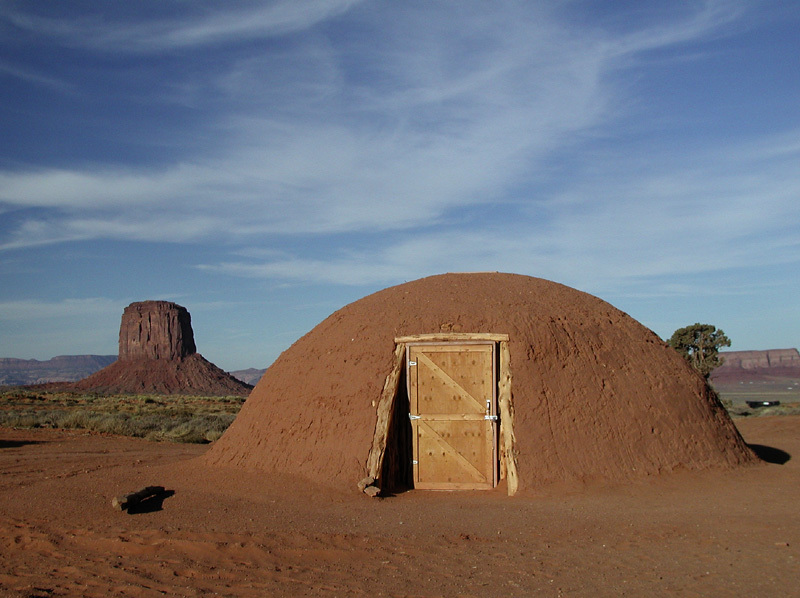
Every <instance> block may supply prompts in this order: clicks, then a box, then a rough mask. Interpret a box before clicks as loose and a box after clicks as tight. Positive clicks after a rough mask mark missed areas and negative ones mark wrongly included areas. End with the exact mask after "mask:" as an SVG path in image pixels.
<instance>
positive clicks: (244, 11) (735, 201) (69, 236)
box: [0, 2, 798, 284]
mask: <svg viewBox="0 0 800 598" xmlns="http://www.w3.org/2000/svg"><path fill="white" fill-rule="evenodd" d="M301 6H302V7H304V8H302V9H301V8H300V7H301ZM521 7H523V9H522V10H520V8H521ZM358 8H363V9H364V10H363V11H360V10H358ZM369 9H370V6H369V5H365V6H363V7H354V3H352V2H315V3H312V4H309V5H301V4H298V3H288V2H286V3H274V4H270V5H268V7H267V8H264V9H262V8H260V7H258V6H256V5H254V4H245V5H241V4H237V5H235V6H234V8H233V9H225V13H224V14H218V11H221V10H223V8H222V5H220V6H218V7H216V8H212V9H206V10H203V11H201V13H202V14H201V13H195V14H193V15H192V16H191V17H190V18H188V19H167V20H164V19H162V20H158V21H157V22H145V23H139V24H134V25H130V26H128V25H122V24H120V23H115V24H112V25H113V26H111V27H108V28H107V29H106V31H104V32H103V33H102V34H99V37H97V36H96V37H94V38H93V37H91V36H90V35H89V36H87V34H86V31H87V28H89V27H90V26H91V27H94V24H90V23H85V22H78V23H75V22H73V23H68V24H67V25H63V24H58V23H55V22H50V21H47V22H45V21H41V20H36V19H33V18H30V19H29V20H28V21H25V22H24V23H23V22H22V21H20V23H21V24H22V25H24V26H27V27H29V28H31V29H37V28H38V30H41V31H42V32H44V33H48V34H51V35H57V36H62V37H63V38H64V39H66V38H68V37H70V36H75V38H76V39H77V38H78V37H80V38H84V39H87V40H89V41H88V42H86V43H89V44H94V45H98V44H99V45H103V46H108V47H110V45H111V44H112V42H113V43H114V44H123V45H125V46H126V47H127V48H128V49H129V50H130V51H143V50H149V49H155V48H162V49H163V48H167V47H188V46H202V45H204V44H208V43H216V42H217V41H220V40H223V39H236V38H237V37H238V36H244V37H248V36H262V37H263V36H270V35H274V34H276V33H280V32H284V31H300V30H304V29H306V28H308V27H311V26H313V25H314V24H315V23H318V22H321V21H322V20H324V19H328V18H331V17H333V16H336V15H340V14H344V13H345V12H347V11H350V13H349V14H348V16H352V17H353V19H354V22H355V23H357V25H358V26H357V27H355V26H354V31H357V32H358V33H355V32H354V33H353V35H352V36H351V37H348V38H347V39H345V40H342V39H337V40H333V39H325V38H324V36H312V37H310V38H307V37H304V38H303V39H302V40H299V39H298V40H294V41H293V42H292V45H291V47H283V46H281V47H279V48H277V49H276V50H274V51H272V52H269V53H265V54H264V55H263V56H260V55H255V56H254V55H252V54H250V53H249V54H247V56H246V58H241V59H236V60H233V61H232V63H231V65H230V67H229V68H227V69H224V70H223V71H222V72H221V73H216V74H215V75H214V76H213V79H212V80H211V81H206V82H204V85H198V87H197V89H192V88H191V87H187V88H185V89H184V90H183V92H182V93H185V94H186V103H187V104H191V103H192V101H191V96H192V95H193V94H195V95H197V98H196V102H197V103H198V104H202V98H200V95H201V94H202V93H203V92H204V90H205V89H206V88H207V87H206V86H207V85H210V86H212V87H213V88H214V89H215V90H217V91H218V93H219V94H220V96H221V98H222V99H221V100H220V104H219V111H218V112H215V113H213V114H212V115H211V118H210V120H211V122H210V123H209V124H208V128H207V129H205V130H204V134H205V135H206V136H207V138H208V139H210V140H211V142H210V143H208V144H207V145H208V147H207V148H206V149H205V150H204V151H202V152H195V153H193V157H192V158H187V157H184V156H183V155H181V153H180V149H179V151H178V154H177V155H176V157H175V160H174V161H173V162H172V163H167V164H164V165H162V166H160V167H158V168H150V169H142V168H138V169H136V170H133V169H126V168H125V167H117V168H109V167H102V168H91V167H86V168H82V169H81V168H75V169H64V168H60V169H47V168H38V169H36V170H28V171H24V172H20V171H5V172H0V202H4V204H5V208H6V209H18V210H24V209H29V208H46V209H47V211H46V213H45V214H42V211H41V210H36V211H35V212H34V215H31V216H28V217H20V222H21V223H20V225H19V226H18V227H17V228H16V229H13V230H11V231H10V232H9V233H8V234H7V235H6V238H5V240H4V241H3V242H2V244H0V248H4V249H7V250H8V249H20V248H24V247H27V246H34V245H41V244H49V243H55V242H64V241H70V240H89V239H124V240H139V241H173V242H188V241H195V242H197V241H206V240H208V241H211V240H219V239H220V238H224V239H226V241H234V242H235V243H237V244H238V245H249V244H254V243H259V242H260V239H262V238H264V237H270V236H280V237H285V236H287V235H292V234H304V235H309V234H311V235H318V238H319V239H320V240H321V244H323V245H325V244H326V242H327V241H326V239H328V238H329V237H328V236H333V235H340V234H343V233H352V232H360V233H363V234H372V233H374V232H376V231H406V232H407V233H408V235H409V236H412V237H413V242H411V241H409V242H402V243H397V242H395V243H391V244H389V245H388V246H387V244H386V243H383V244H381V249H379V250H375V249H374V248H373V249H370V250H369V251H364V252H358V251H352V250H348V249H347V248H340V249H338V250H334V251H322V252H320V257H316V258H314V257H312V258H308V257H297V256H291V255H289V256H283V257H278V258H275V259H268V260H261V261H259V260H255V259H248V260H236V259H232V260H226V261H225V262H224V263H223V262H222V261H221V262H220V263H217V264H213V263H210V264H206V265H205V266H204V267H206V268H208V269H215V270H218V271H225V272H228V273H231V274H234V275H238V276H248V277H265V278H277V279H286V280H309V281H322V282H331V283H343V282H344V283H350V284H368V283H373V282H383V281H391V280H397V279H407V278H414V277H416V276H419V275H424V274H429V273H433V272H436V271H443V270H458V269H466V270H513V271H524V272H531V273H540V274H541V275H546V276H551V275H552V276H553V277H554V278H559V279H560V280H565V279H566V280H577V279H580V280H587V279H591V280H597V281H601V280H621V279H629V278H631V277H636V276H647V275H661V274H669V273H679V272H687V271H704V270H707V269H711V268H724V267H726V264H728V263H730V261H731V260H733V259H736V260H738V261H739V263H741V261H742V260H744V261H747V260H762V259H766V258H765V257H764V256H765V255H767V253H766V252H765V251H763V247H764V245H763V241H754V240H752V237H753V235H755V234H758V233H761V234H766V235H767V236H768V238H769V241H768V242H767V243H768V244H771V245H772V246H774V247H775V248H776V251H777V250H778V249H777V248H784V249H783V250H782V251H784V252H785V253H784V254H783V255H784V257H783V258H782V259H795V258H794V257H793V256H795V257H796V237H794V233H793V232H791V231H792V229H791V228H790V226H789V225H791V226H794V225H795V224H797V222H796V219H797V218H796V216H795V211H794V210H792V206H793V205H796V204H794V203H793V202H794V201H795V199H796V197H797V192H798V181H797V175H796V173H795V169H794V164H795V163H796V157H797V155H796V153H797V147H798V145H797V140H796V136H794V135H793V134H789V133H786V134H784V135H783V137H782V138H781V139H782V141H781V142H780V143H773V142H770V141H764V142H761V143H760V144H759V143H757V144H754V145H753V146H750V147H748V146H747V145H745V144H741V145H739V146H730V147H728V148H726V154H725V155H722V156H720V154H719V152H718V151H717V152H716V153H714V154H706V153H704V152H705V151H706V150H705V149H704V148H700V149H696V150H694V152H692V153H691V155H688V156H683V157H678V158H674V157H673V158H672V159H671V160H668V161H667V160H665V161H664V162H663V163H661V165H660V166H655V164H657V163H659V161H660V160H661V159H662V158H663V156H658V155H648V156H646V157H642V156H638V155H631V154H630V153H625V152H623V151H620V152H618V153H617V152H613V151H611V152H610V155H608V156H602V155H597V154H592V153H590V152H588V151H587V152H585V154H584V158H583V160H585V162H584V163H581V162H579V161H575V164H574V166H575V168H574V179H567V180H558V181H553V175H552V174H551V173H550V172H549V170H548V169H549V167H550V164H549V160H550V159H551V158H552V156H553V155H555V154H557V153H558V152H561V151H563V150H564V149H565V148H569V147H572V148H575V147H580V146H581V144H583V143H584V142H585V141H586V139H587V138H588V139H591V138H592V136H594V135H596V136H598V137H604V136H608V135H611V134H612V133H609V131H610V130H611V127H612V126H613V125H614V124H615V123H618V122H619V121H620V119H622V118H624V117H625V114H624V109H625V108H624V107H625V100H626V97H625V95H624V93H625V90H622V89H620V88H618V87H617V86H616V84H615V81H616V79H615V77H614V76H612V75H617V74H618V73H619V71H620V69H625V68H631V67H632V64H634V63H635V62H636V61H635V60H632V59H635V58H637V57H638V56H640V55H641V54H642V53H644V52H647V51H649V50H653V49H657V48H673V47H675V46H676V45H677V44H682V43H685V42H687V41H692V40H699V39H704V38H706V37H708V36H710V35H715V34H716V33H717V32H719V31H722V30H724V27H727V26H730V24H731V23H733V22H735V19H736V18H738V17H740V16H741V5H740V4H739V3H734V2H707V3H704V4H703V5H701V6H700V8H699V9H681V11H679V13H680V16H679V17H677V18H675V20H673V21H672V22H670V23H668V24H659V25H657V26H652V25H650V24H648V23H644V24H641V23H637V24H636V25H635V26H628V27H627V28H626V30H625V31H623V32H621V33H620V32H613V31H611V30H603V29H602V28H600V27H587V26H583V27H581V28H579V29H576V28H575V27H576V26H575V25H574V24H573V25H570V24H568V23H566V22H565V21H564V20H563V19H561V18H560V17H559V15H558V14H557V11H555V10H553V9H552V8H551V9H537V8H531V7H530V6H529V5H515V4H513V3H503V4H501V5H498V6H493V7H492V8H491V10H488V11H487V10H481V9H479V8H478V5H468V6H464V7H461V6H459V10H454V9H453V7H452V6H444V5H441V6H439V5H425V7H424V8H420V9H419V10H398V11H397V13H396V14H395V18H394V19H392V20H390V21H388V22H385V21H382V22H381V23H380V24H378V23H376V22H374V21H371V20H370V19H374V18H375V14H376V13H372V12H371V11H370V10H369ZM18 20H19V19H18ZM365 31H367V32H369V33H364V32H365ZM378 32H379V34H378ZM627 126H629V127H634V126H635V125H632V124H630V123H629V124H628V125H627ZM187 153H188V152H187ZM767 160H769V162H770V166H769V167H768V168H762V169H760V170H759V171H758V174H749V175H748V174H746V173H747V172H748V170H747V169H746V168H742V165H744V164H747V163H753V162H755V161H767ZM523 187H524V188H526V189H527V190H526V191H525V192H521V191H519V189H520V188H523ZM512 190H513V195H509V193H510V192H511V191H512ZM755 198H757V200H755ZM497 202H514V203H515V205H514V206H513V208H509V210H511V209H513V210H514V211H513V212H509V218H510V219H511V221H510V222H508V223H507V224H506V225H505V226H504V227H502V228H500V227H497V226H495V227H494V228H492V227H490V226H488V225H487V226H486V227H483V226H480V225H475V224H474V223H468V224H467V225H466V226H465V227H462V228H463V229H464V231H463V232H461V231H459V232H454V230H453V226H452V220H451V219H452V218H453V216H454V214H459V213H460V211H463V210H465V209H468V208H473V207H476V206H487V205H492V204H495V203H497ZM764 206H769V208H768V209H764ZM467 220H468V219H467ZM709 222H720V223H723V224H724V226H719V227H716V228H711V229H710V230H709V227H708V223H709ZM469 229H471V230H469ZM433 230H436V231H437V232H431V231H433ZM698 237H702V238H703V239H704V242H705V243H706V244H707V245H708V246H709V247H710V248H713V249H711V250H708V251H702V252H698V250H697V248H696V243H697V238H698ZM464 239H467V242H466V243H465V242H464ZM756 243H762V245H761V247H760V248H758V250H755V249H754V244H756ZM667 248H668V249H669V251H666V249H667ZM769 259H772V260H774V259H777V258H776V257H775V256H773V257H771V258H769ZM598 284H599V282H598Z"/></svg>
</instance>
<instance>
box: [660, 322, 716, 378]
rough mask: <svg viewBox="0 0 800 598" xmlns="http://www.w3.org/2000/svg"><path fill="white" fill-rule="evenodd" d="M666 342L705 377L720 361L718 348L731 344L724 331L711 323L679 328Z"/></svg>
mask: <svg viewBox="0 0 800 598" xmlns="http://www.w3.org/2000/svg"><path fill="white" fill-rule="evenodd" d="M667 343H668V344H669V346H670V347H672V348H673V349H675V350H676V351H677V352H678V353H680V354H681V355H683V357H684V358H685V359H686V361H688V362H689V364H690V365H691V366H692V367H693V368H694V369H696V370H697V371H698V372H700V373H701V374H702V375H703V377H704V378H706V379H708V377H709V376H710V375H711V371H712V370H713V369H714V368H715V367H717V366H719V365H720V364H721V363H722V361H721V360H720V358H719V350H720V348H721V347H730V346H731V341H730V339H729V338H728V337H727V336H725V333H724V332H722V330H717V328H716V326H712V325H711V324H692V325H691V326H686V327H685V328H679V329H678V330H676V331H675V332H674V333H673V335H672V337H671V338H670V339H669V341H667Z"/></svg>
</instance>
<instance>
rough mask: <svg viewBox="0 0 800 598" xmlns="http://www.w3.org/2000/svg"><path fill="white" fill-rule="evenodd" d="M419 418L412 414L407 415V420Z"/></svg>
mask: <svg viewBox="0 0 800 598" xmlns="http://www.w3.org/2000/svg"><path fill="white" fill-rule="evenodd" d="M420 417H421V416H420V415H414V414H412V413H409V414H408V419H419V418H420Z"/></svg>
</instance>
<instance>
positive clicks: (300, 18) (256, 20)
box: [5, 0, 363, 53]
mask: <svg viewBox="0 0 800 598" xmlns="http://www.w3.org/2000/svg"><path fill="white" fill-rule="evenodd" d="M362 1H363V0H306V1H304V2H293V1H292V0H273V1H272V2H268V3H261V2H244V3H243V2H217V3H203V4H202V5H200V4H197V5H195V4H193V3H188V4H183V5H182V6H181V9H182V10H181V12H180V13H179V14H173V15H169V16H153V17H149V18H148V16H147V12H148V11H152V13H153V14H155V15H159V12H160V10H159V9H161V8H164V7H159V6H158V4H151V5H148V4H146V3H142V4H141V6H140V8H141V10H140V11H138V14H137V15H136V18H134V19H132V18H131V15H126V16H125V17H120V18H118V19H112V18H109V17H108V16H104V15H103V14H99V13H95V14H91V13H90V14H85V15H83V16H81V17H75V18H72V19H69V18H63V17H62V18H58V19H56V18H49V17H42V16H36V15H33V14H31V13H25V12H13V11H9V12H8V13H7V14H6V15H5V17H6V18H7V19H8V20H9V21H10V22H12V23H13V24H14V25H15V26H17V27H19V28H21V29H24V30H26V31H30V32H32V33H35V34H37V35H48V36H53V37H55V38H58V39H59V40H61V41H62V42H63V43H64V44H67V45H71V46H82V47H92V48H95V49H102V50H105V51H109V52H114V53H135V52H161V51H164V50H168V49H180V48H187V47H195V46H204V45H208V44H219V43H226V42H231V41H234V42H237V43H238V42H241V41H243V40H247V39H258V38H268V37H272V36H276V35H283V34H287V33H291V32H296V31H302V30H304V29H307V28H309V27H313V26H314V25H316V24H318V23H320V22H323V21H325V20H328V19H330V18H333V17H336V16H338V15H341V14H343V13H345V12H347V11H348V10H349V9H350V8H352V7H353V6H354V5H356V4H359V3H360V2H362Z"/></svg>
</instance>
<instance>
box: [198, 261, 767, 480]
mask: <svg viewBox="0 0 800 598" xmlns="http://www.w3.org/2000/svg"><path fill="white" fill-rule="evenodd" d="M442 331H449V332H470V333H496V334H507V335H508V337H509V342H508V348H509V352H510V369H511V373H512V376H513V381H512V396H513V406H514V410H515V412H516V416H515V418H516V419H515V423H514V430H515V434H516V441H517V444H516V454H517V464H518V472H519V482H520V489H533V488H536V487H537V486H539V485H542V484H548V483H553V482H560V481H588V480H591V479H605V480H622V479H628V478H632V477H637V476H645V475H652V474H657V473H660V472H666V471H671V470H674V469H679V468H689V469H702V468H707V467H732V466H734V465H738V464H743V463H747V462H753V461H755V457H754V455H753V453H752V452H751V451H750V450H749V449H748V448H747V446H746V445H745V444H744V442H743V441H742V439H741V437H740V435H739V433H738V432H737V431H736V429H735V427H734V425H733V423H732V422H731V420H730V419H729V417H728V415H727V414H726V412H725V411H724V409H723V408H722V407H721V406H720V404H719V402H718V401H717V400H716V399H715V398H714V396H713V394H712V393H711V392H710V390H709V388H708V386H707V384H706V383H705V381H704V380H703V379H702V377H700V376H699V375H697V374H696V373H695V372H694V371H693V370H692V369H691V368H690V367H689V366H688V365H687V364H686V362H685V361H684V360H683V359H682V358H681V357H680V356H679V355H678V354H677V353H676V352H675V351H673V350H672V349H671V348H669V347H668V346H667V345H666V344H665V343H664V342H663V341H662V340H661V339H659V338H658V337H657V336H656V335H655V334H654V333H653V332H651V331H650V330H648V329H647V328H645V327H644V326H642V325H641V324H639V323H638V322H636V321H635V320H634V319H632V318H631V317H630V316H628V315H627V314H625V313H623V312H621V311H619V310H617V309H616V308H614V307H612V306H611V305H609V304H608V303H606V302H604V301H602V300H600V299H598V298H596V297H593V296H591V295H588V294H586V293H583V292H580V291H576V290H574V289H571V288H569V287H566V286H563V285H560V284H557V283H553V282H549V281H546V280H542V279H537V278H531V277H527V276H520V275H513V274H499V273H473V274H445V275H439V276H433V277H429V278H424V279H421V280H417V281H413V282H409V283H406V284H402V285H399V286H395V287H391V288H388V289H385V290H383V291H380V292H377V293H375V294H373V295H370V296H368V297H365V298H363V299H361V300H359V301H356V302H354V303H352V304H350V305H348V306H346V307H344V308H342V309H340V310H339V311H337V312H335V313H333V314H332V315H331V316H329V317H328V318H327V319H326V320H324V321H323V322H322V323H320V324H319V325H318V326H317V327H315V328H314V329H313V330H311V331H310V332H309V333H308V334H306V335H305V336H303V337H302V338H301V339H299V340H298V341H297V342H296V343H295V344H294V345H292V346H291V347H290V348H289V349H288V350H286V351H285V352H284V353H283V354H282V355H281V356H280V357H279V358H278V359H277V360H276V362H275V363H274V364H273V365H272V366H271V367H270V368H269V369H268V370H267V371H266V373H265V374H264V376H263V377H262V379H261V381H260V382H259V383H258V385H257V386H256V388H255V389H254V390H253V392H252V393H251V395H250V397H249V398H248V400H247V402H246V403H245V405H244V407H243V409H242V411H241V412H240V414H239V416H238V417H237V418H236V420H235V421H234V423H233V425H232V426H231V427H230V428H229V429H228V431H227V432H226V433H225V435H224V436H223V437H222V438H221V439H220V440H219V441H218V442H217V443H215V445H214V446H213V447H212V449H211V450H210V451H209V453H208V455H207V457H206V458H207V460H208V462H209V463H212V464H223V465H234V466H240V467H245V468H252V469H259V470H264V471H275V472H285V473H293V474H299V475H301V476H305V477H308V478H312V479H315V480H316V481H318V482H321V483H328V484H330V485H332V486H337V487H341V488H353V486H354V484H355V483H356V482H357V481H358V480H359V479H360V478H361V477H362V476H363V475H364V473H365V464H366V461H367V457H368V453H369V451H370V446H371V443H372V439H373V434H374V431H375V425H376V420H377V415H376V403H377V402H378V400H379V397H380V396H381V391H382V388H383V385H384V381H385V380H386V377H387V375H388V374H389V373H390V372H391V371H392V368H393V362H394V355H393V353H394V350H395V340H394V339H395V338H396V337H400V336H404V335H416V334H423V333H438V332H442Z"/></svg>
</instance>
